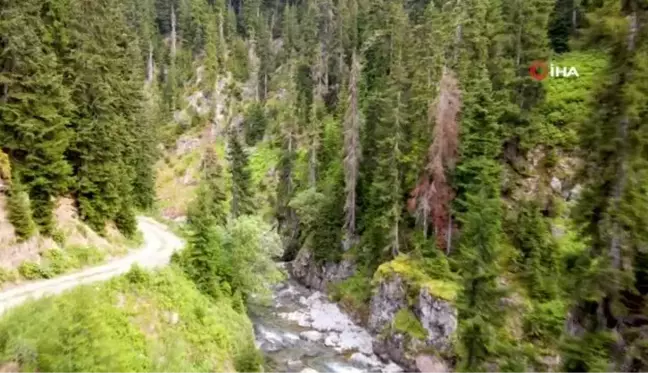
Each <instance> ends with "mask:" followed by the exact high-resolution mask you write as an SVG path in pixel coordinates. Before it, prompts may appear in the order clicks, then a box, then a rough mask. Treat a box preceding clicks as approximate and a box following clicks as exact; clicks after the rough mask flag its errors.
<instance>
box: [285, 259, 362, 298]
mask: <svg viewBox="0 0 648 373" xmlns="http://www.w3.org/2000/svg"><path fill="white" fill-rule="evenodd" d="M291 267H292V268H291V269H292V275H293V276H294V277H295V279H297V280H298V281H299V282H300V283H302V284H303V285H306V286H307V287H309V288H311V289H316V290H321V291H326V289H327V286H328V285H329V284H332V283H335V282H339V281H342V280H345V279H347V278H349V277H351V276H352V275H353V273H354V272H355V264H354V263H353V262H352V261H351V260H348V259H344V260H342V261H341V262H339V263H325V264H318V263H316V261H315V258H313V254H312V253H311V252H310V251H309V250H307V249H301V250H300V251H299V253H298V254H297V257H296V258H295V260H294V261H293V262H292V266H291Z"/></svg>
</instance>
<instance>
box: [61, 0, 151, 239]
mask: <svg viewBox="0 0 648 373" xmlns="http://www.w3.org/2000/svg"><path fill="white" fill-rule="evenodd" d="M121 10H122V9H121V8H120V6H119V4H118V3H116V2H114V1H113V2H106V3H101V4H99V3H89V2H85V1H81V0H79V1H78V2H77V1H72V2H71V4H70V10H69V22H70V25H71V28H70V31H69V32H70V40H69V44H68V45H66V46H64V48H63V49H62V51H61V54H62V55H63V58H64V60H65V61H66V68H67V69H69V71H70V72H71V73H72V74H74V75H73V79H69V81H70V84H71V91H72V99H73V102H74V104H75V106H76V107H77V109H76V110H75V116H74V117H73V118H72V120H71V128H72V130H73V131H74V132H75V134H76V136H75V138H74V142H73V143H72V144H71V146H70V148H69V149H68V151H67V157H68V159H69V160H70V163H72V165H73V166H74V174H75V177H76V180H77V183H76V185H75V188H74V192H75V195H76V198H77V202H78V205H79V212H80V215H81V216H82V217H83V218H84V219H85V220H87V221H88V223H89V224H90V225H91V226H92V227H93V228H95V229H96V230H98V231H100V232H102V231H103V228H104V223H105V222H106V221H107V220H112V219H115V218H117V216H118V215H119V216H120V220H121V221H122V222H124V223H126V222H128V224H127V225H125V226H124V227H127V226H129V227H128V228H127V229H128V230H131V229H132V226H130V225H131V223H132V218H131V216H132V211H130V210H131V209H132V206H133V201H132V187H133V178H134V170H133V167H132V165H133V164H134V159H135V156H136V155H137V152H139V151H141V150H140V149H136V146H137V145H138V144H136V140H137V139H138V136H143V135H146V133H138V131H137V130H136V126H135V123H136V120H135V118H136V114H137V113H139V112H140V110H141V106H140V103H141V102H142V94H141V90H142V82H143V81H144V79H143V74H142V69H141V68H140V67H141V65H140V64H139V63H137V62H136V61H138V59H139V55H140V54H139V50H138V49H137V44H136V43H130V42H129V41H130V40H131V38H132V34H129V33H128V32H125V31H124V30H125V29H127V27H126V23H125V18H124V16H123V14H122V13H121ZM99 15H101V16H99ZM95 18H97V19H100V20H101V23H100V24H96V23H95V22H97V20H96V19H95ZM90 23H92V25H90ZM89 28H96V29H97V30H100V31H98V33H97V34H94V35H93V37H92V38H91V37H89V35H87V34H86V32H85V30H87V29H89ZM73 46H74V47H73ZM147 140H150V139H147Z"/></svg>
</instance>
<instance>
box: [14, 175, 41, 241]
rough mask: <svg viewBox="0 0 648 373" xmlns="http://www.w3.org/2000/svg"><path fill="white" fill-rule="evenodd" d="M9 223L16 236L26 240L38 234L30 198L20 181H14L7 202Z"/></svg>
mask: <svg viewBox="0 0 648 373" xmlns="http://www.w3.org/2000/svg"><path fill="white" fill-rule="evenodd" d="M7 209H8V212H9V221H10V222H11V225H13V227H14V229H15V230H16V236H18V238H19V239H21V240H25V239H27V238H29V237H31V236H32V235H33V234H34V233H35V232H36V224H35V223H34V220H33V219H32V211H31V207H30V204H29V196H28V195H27V192H25V190H24V189H23V187H22V185H21V184H20V183H19V182H18V180H14V182H13V184H12V186H11V190H10V193H9V200H8V201H7Z"/></svg>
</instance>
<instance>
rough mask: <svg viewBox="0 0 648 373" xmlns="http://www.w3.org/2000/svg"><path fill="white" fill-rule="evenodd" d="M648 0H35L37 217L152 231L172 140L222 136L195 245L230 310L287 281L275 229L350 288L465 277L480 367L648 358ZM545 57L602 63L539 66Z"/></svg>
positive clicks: (344, 292)
mask: <svg viewBox="0 0 648 373" xmlns="http://www.w3.org/2000/svg"><path fill="white" fill-rule="evenodd" d="M647 16H648V5H647V4H646V3H645V1H642V0H623V1H622V0H596V1H571V0H527V1H517V0H516V1H500V0H462V1H452V0H430V1H425V0H410V1H403V0H335V1H334V0H319V1H317V0H300V1H282V0H277V1H263V0H249V1H243V0H234V1H229V2H225V1H224V0H143V1H142V0H140V1H135V0H103V1H89V0H45V1H36V0H26V1H18V0H10V1H8V2H6V3H3V5H2V17H1V18H0V35H1V36H0V41H1V44H0V47H1V48H2V52H3V53H2V54H1V55H0V61H1V62H2V63H0V68H1V69H2V70H0V86H1V87H0V88H2V91H1V92H0V93H1V94H2V95H3V96H2V101H0V141H1V144H2V150H3V152H4V153H6V154H7V155H8V156H9V160H10V163H11V170H12V179H14V182H13V183H12V186H11V190H10V193H9V197H10V198H11V206H13V207H12V211H13V212H12V216H14V219H13V220H14V221H15V225H16V228H17V229H18V231H19V233H20V232H22V233H21V234H24V235H29V234H31V232H32V231H33V227H32V225H31V223H30V222H29V219H28V218H29V217H30V216H33V220H34V221H35V222H36V223H37V225H38V227H39V228H40V229H41V230H42V231H44V232H48V230H50V227H51V221H52V217H51V210H52V208H51V207H52V200H53V198H54V197H56V196H59V195H61V194H64V193H70V194H72V195H73V196H74V197H75V198H76V200H77V203H78V205H79V208H80V211H81V213H82V216H83V218H84V219H86V220H87V221H88V222H89V223H91V225H92V226H93V227H95V228H101V226H102V224H103V223H104V222H105V221H107V220H114V221H115V222H117V223H118V225H119V226H120V227H121V228H122V229H124V230H125V231H126V232H129V231H132V229H133V226H134V225H133V222H134V220H133V211H132V210H133V207H140V208H146V207H149V206H151V204H152V201H153V199H152V196H153V193H152V188H153V187H152V185H153V171H152V169H151V165H152V163H153V159H154V157H155V154H154V153H155V151H154V150H155V149H156V146H157V141H152V140H159V141H160V142H161V143H163V144H165V145H167V146H168V145H170V144H172V143H173V142H174V141H175V139H176V137H177V136H178V135H179V134H188V133H189V134H191V133H193V134H195V133H198V132H200V130H202V129H203V128H208V129H210V130H213V129H215V131H216V132H217V136H216V139H213V138H211V137H210V136H203V138H202V140H204V144H203V147H202V148H201V151H202V149H206V150H205V151H202V154H201V156H200V157H199V158H200V160H199V163H200V167H199V168H200V181H199V184H198V186H197V188H196V190H197V193H196V198H194V200H193V202H192V203H191V204H190V206H189V212H188V232H189V233H188V234H189V245H188V248H187V250H185V251H184V252H183V253H182V254H180V255H178V256H177V257H176V258H175V260H176V262H177V263H178V266H179V267H180V268H181V269H182V270H183V272H184V273H185V274H186V275H187V276H188V277H189V278H190V279H191V280H193V282H194V283H195V284H196V286H197V288H198V289H200V291H201V292H203V293H204V294H207V295H208V296H209V297H210V298H211V299H212V300H213V301H219V300H223V299H230V298H232V299H235V303H237V304H238V303H241V304H243V303H244V300H245V299H246V297H247V296H248V295H249V294H251V293H253V292H255V291H257V290H259V288H260V287H261V286H262V285H260V284H262V283H263V281H265V278H266V277H267V276H266V275H269V276H270V277H273V274H272V270H271V266H269V265H268V258H269V256H272V255H278V251H277V250H276V248H275V245H273V244H272V242H274V241H275V239H274V238H268V240H269V243H268V242H263V243H261V242H260V241H259V237H260V235H261V236H263V233H265V232H268V231H270V230H272V228H275V230H276V232H277V233H278V235H279V237H280V239H281V241H282V246H283V256H284V258H285V259H292V258H294V257H295V256H296V254H297V252H298V251H299V250H309V251H311V252H312V253H313V254H314V257H315V258H316V259H317V260H318V261H320V262H323V261H339V260H341V259H342V258H346V259H349V258H350V259H352V260H353V261H354V262H355V263H356V264H357V265H358V270H357V271H358V272H357V274H356V275H355V276H353V277H352V278H350V279H349V280H348V281H347V282H345V283H343V284H340V285H338V286H337V287H336V289H335V293H336V294H335V296H336V297H338V298H339V299H340V300H342V301H344V302H346V303H348V304H350V305H352V306H356V307H363V305H364V306H366V301H367V299H368V295H369V294H370V291H371V278H372V277H373V276H374V273H375V272H376V270H377V269H379V268H383V269H384V268H385V267H384V265H385V264H387V265H390V263H391V264H393V265H395V266H398V268H404V270H405V272H409V273H410V275H411V276H412V277H414V278H416V281H438V282H439V283H443V284H444V285H443V289H444V291H443V292H440V294H439V295H440V296H441V297H442V298H443V297H445V298H448V299H451V300H452V302H453V303H454V304H455V305H456V307H457V308H458V310H459V323H460V328H459V331H458V335H457V346H456V356H455V358H456V362H457V366H456V367H457V368H458V369H462V370H467V371H478V370H489V369H490V370H493V369H498V370H525V369H526V370H531V369H533V370H542V369H546V365H543V363H542V362H543V361H544V360H545V358H546V357H547V356H560V357H561V360H560V363H561V365H562V367H561V368H562V369H565V370H570V371H593V370H633V371H641V370H646V369H648V358H646V356H648V348H647V347H646V346H647V345H648V338H647V337H646V326H647V325H648V322H647V321H646V320H647V319H646V314H647V311H646V307H648V303H647V301H648V299H647V298H646V295H647V294H648V277H647V276H646V273H647V271H648V259H647V256H646V253H645V247H646V243H647V240H648V236H647V235H646V232H648V229H647V228H646V227H647V226H648V225H647V224H648V221H647V219H648V211H646V208H645V207H644V206H648V204H647V202H648V201H647V199H648V194H647V193H648V191H647V190H646V185H647V182H648V180H646V177H647V176H648V173H646V170H648V167H647V166H648V165H647V163H646V153H645V149H644V148H645V143H646V133H645V132H646V126H645V125H643V124H644V123H645V122H646V120H647V118H646V116H647V111H646V107H647V104H648V101H647V100H648V92H647V90H648V75H647V69H648V65H647V62H646V61H648V59H647V58H646V57H647V53H648V49H647V48H648V42H647V41H646V40H647V37H648V34H647V33H648V27H647V26H646V25H647V24H648V23H647V21H648V17H647ZM534 60H551V61H552V62H553V63H554V64H556V65H559V66H575V67H576V68H577V69H578V71H579V75H580V76H579V77H578V78H563V79H560V78H548V79H546V80H544V81H542V82H538V81H534V80H532V79H531V78H530V77H529V74H528V67H529V64H530V63H531V62H532V61H534ZM199 67H200V68H199ZM192 90H199V91H200V92H201V93H203V94H204V96H205V97H208V98H213V97H221V96H219V95H220V94H221V93H222V92H221V91H225V95H226V96H227V97H228V100H229V101H228V110H227V114H226V115H225V120H224V123H222V121H221V120H220V119H217V118H219V115H220V114H221V113H218V112H217V111H218V110H217V108H218V104H219V103H218V102H214V103H213V105H212V106H213V107H210V111H209V113H207V114H199V113H196V112H191V110H192V108H191V107H187V106H188V105H186V102H185V101H187V100H185V99H186V97H187V96H188V95H190V94H193V93H195V92H194V91H192ZM212 101H217V100H212ZM189 106H190V105H189ZM180 112H185V113H186V112H190V116H191V119H190V120H188V121H179V120H177V119H178V117H180V116H179V115H177V114H178V113H180ZM238 114H240V115H242V117H243V119H242V120H235V119H236V118H237V115H238ZM223 145H224V147H225V148H226V149H225V151H221V150H223V148H222V147H223ZM222 153H225V154H226V155H225V156H220V157H219V156H217V155H216V154H222ZM0 155H1V154H0ZM268 179H271V180H270V181H268ZM555 180H556V181H557V182H558V184H561V181H562V183H563V184H568V185H556V182H555ZM27 196H28V197H29V198H28V199H27ZM266 207H268V208H269V209H270V210H271V215H272V216H271V217H270V220H272V221H271V222H266V223H270V224H272V226H270V225H268V226H265V224H263V223H262V221H261V218H268V216H267V215H266V214H265V212H266ZM251 215H259V216H251ZM261 215H263V216H261ZM271 227H272V228H271ZM270 236H271V235H268V236H267V237H270ZM381 265H383V267H381ZM379 272H380V271H379ZM379 274H380V273H377V275H379ZM256 275H259V276H262V277H257V276H256ZM421 277H425V278H424V279H421ZM448 289H450V290H448ZM516 299H518V300H519V299H521V301H520V302H518V303H521V305H522V308H521V311H520V309H517V310H511V309H509V308H510V307H509V306H510V305H511V303H515V302H513V301H511V300H516ZM239 300H240V302H239ZM236 307H238V306H236ZM510 315H516V319H515V321H516V322H517V323H516V324H518V327H511V322H510V320H508V319H507V317H510ZM411 319H412V317H411V315H410V314H408V313H405V312H403V313H400V314H399V318H398V320H397V321H398V325H399V327H402V328H403V329H408V330H409V329H417V328H414V327H411V325H413V322H412V320H411ZM414 324H415V323H414ZM512 329H514V330H512ZM418 332H420V330H418V331H417V333H418Z"/></svg>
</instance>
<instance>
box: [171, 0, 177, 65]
mask: <svg viewBox="0 0 648 373" xmlns="http://www.w3.org/2000/svg"><path fill="white" fill-rule="evenodd" d="M176 38H177V34H176V14H175V9H174V8H173V5H172V6H171V58H172V59H175V56H176Z"/></svg>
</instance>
